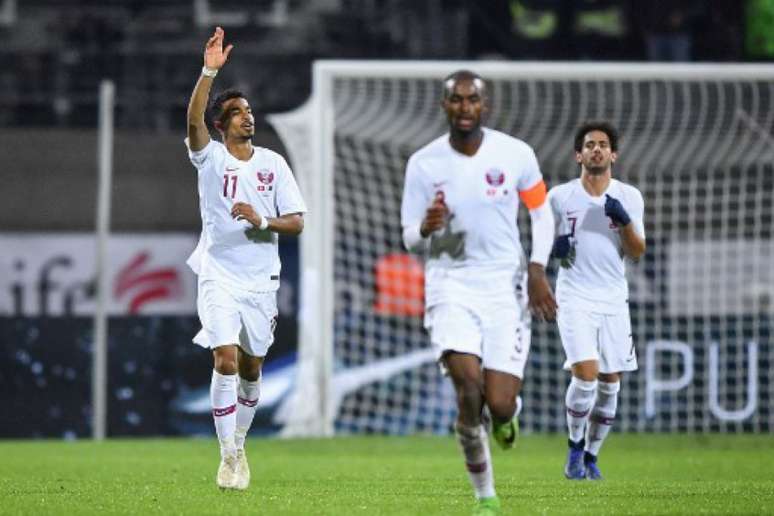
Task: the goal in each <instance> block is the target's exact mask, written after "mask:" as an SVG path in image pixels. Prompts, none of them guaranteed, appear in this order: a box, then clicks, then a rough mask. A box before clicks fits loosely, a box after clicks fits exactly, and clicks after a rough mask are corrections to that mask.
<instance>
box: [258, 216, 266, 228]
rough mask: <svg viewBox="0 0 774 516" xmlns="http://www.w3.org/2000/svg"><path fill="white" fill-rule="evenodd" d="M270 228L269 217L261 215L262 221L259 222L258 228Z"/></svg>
mask: <svg viewBox="0 0 774 516" xmlns="http://www.w3.org/2000/svg"><path fill="white" fill-rule="evenodd" d="M268 228H269V219H267V218H266V217H261V223H260V224H258V229H260V230H261V231H263V230H265V229H268Z"/></svg>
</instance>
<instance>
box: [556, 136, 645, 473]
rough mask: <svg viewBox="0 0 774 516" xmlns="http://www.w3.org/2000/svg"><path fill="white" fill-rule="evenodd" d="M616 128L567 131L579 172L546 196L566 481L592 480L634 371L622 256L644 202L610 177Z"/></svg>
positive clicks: (640, 230)
mask: <svg viewBox="0 0 774 516" xmlns="http://www.w3.org/2000/svg"><path fill="white" fill-rule="evenodd" d="M617 152H618V134H617V132H616V130H615V128H614V127H613V126H612V125H610V124H608V123H605V122H591V123H587V124H584V125H582V126H581V127H580V128H579V129H578V131H577V132H576V134H575V160H576V161H577V162H578V163H579V164H580V168H581V175H580V178H578V179H574V180H572V181H570V182H568V183H565V184H562V185H558V186H555V187H553V188H552V189H551V191H550V192H549V194H548V199H549V203H550V205H551V209H552V211H553V214H554V219H555V220H556V224H557V227H558V231H557V234H559V235H560V236H558V237H557V239H556V241H555V243H554V246H553V255H554V256H555V257H557V258H559V259H560V260H561V268H560V270H559V277H558V279H557V283H556V299H557V301H558V303H559V312H558V316H557V323H558V326H559V334H560V335H561V338H562V346H563V347H564V351H565V354H566V355H567V361H566V362H565V364H564V367H565V369H569V370H570V371H571V372H572V378H571V379H570V384H569V386H568V387H567V394H566V396H565V403H566V408H567V427H568V429H569V441H568V442H569V447H570V449H569V451H568V455H567V463H566V464H565V468H564V474H565V476H566V477H567V478H569V479H578V480H580V479H584V478H588V479H591V480H599V479H601V478H602V474H601V473H600V471H599V467H598V466H597V455H598V454H599V449H600V447H601V446H602V442H603V441H604V440H605V437H607V434H608V433H609V432H610V427H611V425H612V424H613V420H614V419H615V412H616V407H617V404H618V391H619V390H620V388H621V387H620V386H621V374H622V372H623V371H634V370H636V369H637V356H636V355H635V352H634V342H633V340H632V330H631V321H630V320H629V304H628V301H629V299H628V298H629V287H628V284H627V282H626V275H625V267H624V258H625V257H627V256H628V257H629V258H631V259H633V260H636V259H638V258H640V257H641V256H642V254H643V253H644V252H645V229H644V224H643V213H644V202H643V200H642V194H641V193H640V192H639V190H637V189H636V188H635V187H633V186H631V185H628V184H625V183H623V182H621V181H619V180H617V179H613V178H612V168H613V163H614V162H615V160H616V157H617Z"/></svg>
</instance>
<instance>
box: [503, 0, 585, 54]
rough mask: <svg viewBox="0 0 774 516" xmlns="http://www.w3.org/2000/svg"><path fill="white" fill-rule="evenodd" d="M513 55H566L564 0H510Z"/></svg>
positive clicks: (567, 45)
mask: <svg viewBox="0 0 774 516" xmlns="http://www.w3.org/2000/svg"><path fill="white" fill-rule="evenodd" d="M508 3H509V8H510V17H509V18H508V20H509V22H510V23H511V33H512V34H513V37H514V39H513V41H514V43H513V47H514V48H513V51H512V53H511V55H512V56H513V57H519V58H522V59H566V58H567V57H568V49H569V48H570V45H569V39H568V37H567V33H568V31H567V28H568V20H569V16H568V14H569V13H568V11H567V8H566V5H567V2H566V1H565V0H510V1H509V2H508Z"/></svg>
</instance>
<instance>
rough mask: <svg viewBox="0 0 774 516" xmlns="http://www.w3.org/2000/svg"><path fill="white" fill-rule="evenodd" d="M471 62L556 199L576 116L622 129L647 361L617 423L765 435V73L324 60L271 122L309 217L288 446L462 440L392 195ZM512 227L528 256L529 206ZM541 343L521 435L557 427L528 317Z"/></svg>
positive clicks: (556, 355)
mask: <svg viewBox="0 0 774 516" xmlns="http://www.w3.org/2000/svg"><path fill="white" fill-rule="evenodd" d="M460 68H469V69H472V70H474V71H476V72H478V73H479V74H481V75H482V76H483V77H484V78H485V79H487V80H488V82H489V87H490V89H489V91H490V100H491V104H490V106H491V109H490V114H489V117H488V120H487V122H486V125H488V126H490V127H493V128H496V129H499V130H501V131H504V132H506V133H508V134H512V135H514V136H517V137H519V138H521V139H523V140H525V141H527V142H528V143H530V144H531V145H532V146H533V147H534V148H535V151H536V153H537V156H538V160H539V162H540V165H541V169H542V171H543V174H544V177H545V180H546V182H547V184H548V185H549V187H550V186H553V185H556V184H559V183H561V182H565V181H568V180H570V179H572V178H574V177H576V176H577V175H578V174H579V169H578V166H577V165H576V164H575V162H574V153H573V148H572V147H573V142H572V140H573V135H574V131H575V129H576V128H577V127H578V125H579V124H580V123H581V122H582V121H586V120H589V119H595V120H599V119H603V120H608V121H610V122H612V123H613V124H615V125H616V126H617V127H618V128H619V130H620V133H621V142H620V146H619V147H620V148H619V159H618V161H617V162H616V164H615V167H614V172H613V173H614V176H616V177H618V178H620V179H622V180H624V181H626V182H629V183H632V184H634V185H635V186H637V187H638V188H639V189H640V191H642V193H643V196H644V198H645V225H646V232H647V238H648V250H647V252H646V255H645V257H644V258H643V259H642V260H641V261H640V262H639V263H636V264H632V263H630V264H628V266H627V268H628V275H629V283H630V288H631V299H630V303H631V304H630V306H631V315H632V326H633V334H634V341H635V344H636V346H637V352H638V361H639V364H640V369H639V371H637V372H635V373H632V374H628V375H626V377H625V378H624V381H623V385H622V391H621V399H620V402H619V414H618V417H617V419H618V421H617V423H616V428H617V429H619V430H638V431H645V430H648V431H769V430H771V429H772V423H773V422H774V414H772V394H774V382H772V378H771V375H770V372H769V371H770V370H771V366H772V358H774V354H773V353H772V350H771V343H770V330H771V326H770V325H771V318H772V315H774V243H773V242H774V240H772V227H774V220H773V218H772V214H773V212H774V208H773V207H772V205H773V204H774V202H773V201H772V193H773V192H774V170H773V169H774V136H773V135H772V131H773V130H774V82H772V79H774V67H771V66H753V65H730V66H724V65H699V64H695V65H684V64H681V65H679V67H677V66H670V65H661V64H636V65H635V64H631V65H630V64H602V65H600V64H567V63H557V64H531V63H495V62H471V63H461V62H443V63H439V62H432V63H428V62H414V63H409V62H339V61H322V62H318V63H316V64H315V68H314V84H313V96H312V98H311V99H310V101H309V102H308V103H307V105H305V106H304V107H303V108H301V109H300V110H298V111H297V112H294V113H290V114H284V115H274V116H272V117H270V120H271V122H272V123H273V124H274V126H275V127H276V128H277V130H278V132H279V133H280V136H281V137H282V138H283V140H284V142H285V144H286V146H287V148H288V151H289V154H290V158H291V161H292V163H293V166H294V168H295V171H296V174H297V175H298V177H299V182H300V183H301V187H302V189H303V191H304V194H305V197H306V200H307V203H308V204H309V206H310V212H309V214H308V217H307V225H306V229H305V232H304V233H303V236H302V243H301V253H302V257H301V261H302V277H301V283H302V299H301V303H302V311H301V314H300V325H301V326H300V332H299V334H300V336H301V341H300V343H299V362H298V377H297V379H296V383H295V391H294V394H293V396H291V397H290V398H289V399H288V401H287V402H286V404H285V406H283V407H282V410H280V412H279V413H278V415H277V416H278V418H280V419H281V420H282V421H283V422H284V424H285V427H284V428H285V429H284V433H285V435H331V434H333V433H337V434H339V433H363V432H365V433H368V432H375V433H396V434H403V433H414V432H434V433H445V432H448V431H449V429H450V428H451V425H452V422H453V419H454V417H455V404H454V396H453V392H452V390H451V385H450V382H449V381H448V380H447V379H445V378H443V377H442V376H441V374H440V373H439V370H438V368H437V366H436V364H435V363H434V357H433V353H432V352H431V351H430V348H429V341H428V337H427V335H426V333H425V332H424V330H423V328H422V308H423V307H422V265H421V263H420V262H419V261H418V260H417V258H415V257H412V256H409V255H408V254H407V253H406V251H405V250H404V249H403V247H402V243H401V228H400V200H401V194H402V188H403V174H404V167H405V164H406V161H407V159H408V157H409V156H410V154H411V153H412V152H414V151H415V150H417V149H418V148H419V147H421V146H423V145H424V144H425V143H427V142H429V141H430V140H432V139H433V138H435V137H437V136H438V135H441V134H443V133H444V132H445V131H446V123H445V120H444V117H443V114H442V112H441V109H440V105H439V101H440V98H441V84H440V83H441V79H442V78H443V77H444V76H445V75H447V74H448V73H450V72H452V71H454V70H457V69H460ZM519 224H520V226H521V230H522V235H524V236H525V237H526V238H525V241H524V246H525V249H526V250H527V251H528V250H529V234H530V233H529V227H528V225H529V217H528V216H527V213H526V212H522V213H521V214H520V216H519ZM550 272H551V275H552V276H553V275H554V274H555V264H554V265H552V267H551V271H550ZM532 343H533V344H532V351H531V353H530V358H529V362H528V366H527V369H526V373H525V383H524V388H523V392H522V396H523V400H524V411H523V413H522V416H521V424H522V428H523V429H525V430H526V431H528V432H529V431H558V430H563V429H564V428H565V416H564V401H563V400H564V393H565V388H566V384H567V381H568V375H567V373H566V372H564V371H562V369H561V366H562V362H563V360H564V354H563V351H562V346H561V342H560V341H559V336H558V332H557V330H556V326H555V324H549V323H533V339H532Z"/></svg>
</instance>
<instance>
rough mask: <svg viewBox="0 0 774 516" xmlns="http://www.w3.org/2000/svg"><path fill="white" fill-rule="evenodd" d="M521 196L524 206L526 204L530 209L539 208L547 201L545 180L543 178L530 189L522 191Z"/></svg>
mask: <svg viewBox="0 0 774 516" xmlns="http://www.w3.org/2000/svg"><path fill="white" fill-rule="evenodd" d="M519 197H520V198H521V202H523V203H524V206H526V207H527V209H528V210H534V209H535V208H539V207H540V206H542V205H543V203H544V202H546V184H545V182H543V180H542V179H541V180H540V181H538V182H537V184H535V186H533V187H532V188H530V189H529V190H522V191H520V192H519Z"/></svg>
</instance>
